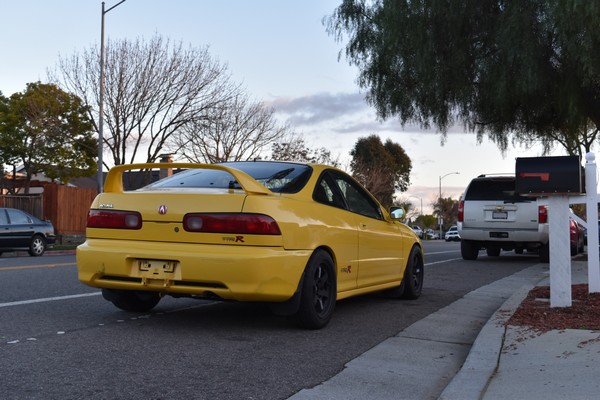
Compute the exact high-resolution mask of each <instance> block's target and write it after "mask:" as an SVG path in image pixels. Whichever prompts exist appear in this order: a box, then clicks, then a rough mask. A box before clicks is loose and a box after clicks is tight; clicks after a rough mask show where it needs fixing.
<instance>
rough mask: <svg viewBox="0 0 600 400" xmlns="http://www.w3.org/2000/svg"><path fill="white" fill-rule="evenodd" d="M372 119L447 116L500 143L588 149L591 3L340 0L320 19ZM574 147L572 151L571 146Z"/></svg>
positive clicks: (420, 120) (596, 68)
mask: <svg viewBox="0 0 600 400" xmlns="http://www.w3.org/2000/svg"><path fill="white" fill-rule="evenodd" d="M324 23H325V25H326V27H327V30H328V32H329V33H330V34H332V35H334V36H335V37H336V39H337V40H339V41H341V40H342V39H343V38H344V35H345V34H347V35H348V38H349V40H348V43H347V45H346V46H345V55H346V57H347V58H348V60H349V61H350V62H351V63H352V64H355V65H357V66H358V68H359V71H360V73H359V78H358V83H359V85H360V86H361V87H362V88H365V89H367V101H368V102H369V103H370V104H372V105H373V106H374V107H375V108H376V110H377V112H378V115H379V116H380V117H381V118H384V119H385V118H388V117H392V116H398V117H399V118H400V120H401V122H402V123H403V124H404V123H407V122H415V123H417V124H419V125H421V126H422V127H424V128H429V127H431V126H434V127H436V128H437V129H438V130H440V131H441V132H442V133H443V134H445V133H446V132H447V130H448V128H449V127H450V126H451V125H452V124H454V123H457V122H460V123H462V124H463V125H464V126H465V128H466V129H467V130H469V131H471V132H476V133H477V137H478V140H480V141H481V140H482V138H483V135H485V134H487V135H488V136H489V137H490V138H491V139H492V140H494V141H495V142H496V143H497V144H498V146H499V147H500V148H501V149H502V150H505V149H506V148H507V146H508V145H509V144H510V143H511V141H513V142H514V141H516V142H524V143H529V142H534V141H540V142H542V143H543V144H544V145H545V146H549V147H551V146H553V145H554V143H555V141H556V140H557V139H558V140H559V141H560V143H561V144H562V145H563V146H564V147H565V148H566V149H567V151H568V152H570V153H576V152H578V150H579V149H580V148H581V147H583V148H584V149H585V151H586V152H587V151H589V150H590V147H591V144H592V143H593V142H594V141H595V140H596V138H597V135H598V129H599V128H600V52H598V51H597V49H598V48H599V47H600V3H598V2H596V1H580V0H561V1H551V0H520V1H509V2H507V1H501V0H465V1H460V2H456V1H450V0H445V1H444V0H442V1H438V0H394V1H390V0H343V1H342V3H341V5H340V6H339V7H338V8H336V9H335V11H334V13H333V14H332V15H331V16H329V17H327V18H325V19H324ZM579 151H580V150H579Z"/></svg>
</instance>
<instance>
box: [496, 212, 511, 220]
mask: <svg viewBox="0 0 600 400" xmlns="http://www.w3.org/2000/svg"><path fill="white" fill-rule="evenodd" d="M492 219H508V213H507V212H506V211H494V212H492Z"/></svg>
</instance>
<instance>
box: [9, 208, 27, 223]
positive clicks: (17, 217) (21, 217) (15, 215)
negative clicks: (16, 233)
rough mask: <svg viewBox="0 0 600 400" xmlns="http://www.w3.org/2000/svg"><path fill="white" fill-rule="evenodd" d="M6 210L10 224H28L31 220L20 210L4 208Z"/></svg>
mask: <svg viewBox="0 0 600 400" xmlns="http://www.w3.org/2000/svg"><path fill="white" fill-rule="evenodd" d="M6 211H7V212H8V217H9V218H10V223H11V224H12V225H18V224H30V223H31V222H32V221H31V219H30V218H29V217H28V216H27V215H25V214H23V213H22V212H20V211H16V210H6Z"/></svg>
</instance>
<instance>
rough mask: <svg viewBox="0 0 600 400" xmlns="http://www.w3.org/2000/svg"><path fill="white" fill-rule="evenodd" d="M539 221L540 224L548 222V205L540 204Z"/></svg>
mask: <svg viewBox="0 0 600 400" xmlns="http://www.w3.org/2000/svg"><path fill="white" fill-rule="evenodd" d="M538 222H539V223H540V224H546V223H548V206H538Z"/></svg>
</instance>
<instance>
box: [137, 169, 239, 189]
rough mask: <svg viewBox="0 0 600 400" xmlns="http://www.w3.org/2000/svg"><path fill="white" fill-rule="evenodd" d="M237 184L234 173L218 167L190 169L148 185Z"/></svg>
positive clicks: (214, 185) (217, 186)
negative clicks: (217, 168)
mask: <svg viewBox="0 0 600 400" xmlns="http://www.w3.org/2000/svg"><path fill="white" fill-rule="evenodd" d="M230 184H231V185H233V184H235V179H234V178H233V175H231V174H230V173H229V172H225V171H219V170H216V169H188V170H187V171H183V172H180V173H178V174H175V175H172V176H170V177H168V178H165V179H161V180H160V181H158V182H155V183H153V184H151V185H148V186H146V187H150V188H157V187H171V188H172V187H194V188H221V189H227V188H229V186H230ZM237 187H239V186H237Z"/></svg>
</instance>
